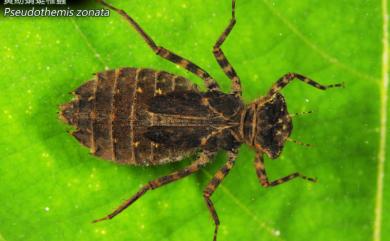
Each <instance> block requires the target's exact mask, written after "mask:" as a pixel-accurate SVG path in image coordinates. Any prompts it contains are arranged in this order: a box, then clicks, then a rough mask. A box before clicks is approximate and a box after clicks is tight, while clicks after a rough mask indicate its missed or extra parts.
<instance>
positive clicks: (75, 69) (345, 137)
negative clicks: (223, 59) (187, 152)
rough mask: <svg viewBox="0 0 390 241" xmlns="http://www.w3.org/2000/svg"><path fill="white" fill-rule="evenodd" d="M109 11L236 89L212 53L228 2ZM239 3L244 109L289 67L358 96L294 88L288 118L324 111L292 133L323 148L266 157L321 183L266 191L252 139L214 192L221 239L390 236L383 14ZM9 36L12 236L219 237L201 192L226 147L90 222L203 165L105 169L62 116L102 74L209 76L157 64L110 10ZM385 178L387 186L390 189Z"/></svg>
mask: <svg viewBox="0 0 390 241" xmlns="http://www.w3.org/2000/svg"><path fill="white" fill-rule="evenodd" d="M382 1H383V3H386V1H387V0H382ZM112 3H113V4H114V5H115V6H118V7H120V8H123V9H125V10H126V11H127V12H128V13H129V14H130V15H131V16H132V17H133V18H134V19H136V20H137V21H138V22H139V24H140V25H141V26H142V27H143V28H144V29H145V31H147V32H148V33H149V34H150V35H151V36H152V37H153V38H154V39H155V41H156V42H157V43H158V44H159V45H162V46H164V47H166V48H168V49H171V50H173V51H174V52H176V53H178V54H180V55H182V56H184V57H186V58H189V59H191V60H193V61H194V62H195V63H197V64H198V65H200V66H202V67H204V68H205V69H207V71H208V72H209V73H210V74H212V76H214V77H215V78H216V79H217V80H218V81H219V83H220V85H221V86H222V88H223V90H224V91H229V87H230V81H229V80H228V79H227V78H226V76H225V75H224V74H223V72H222V71H221V70H220V68H219V66H218V64H217V63H216V61H215V59H214V57H213V55H212V52H211V50H212V46H213V44H214V43H215V40H216V39H217V38H218V36H219V35H220V33H221V32H222V31H223V30H224V28H225V27H226V25H227V24H228V21H229V18H230V7H231V3H230V1H229V0H224V1H201V0H175V1H169V0H159V1H157V0H156V1H142V0H131V1H114V2H112ZM236 5H237V9H236V15H237V24H236V27H235V29H234V30H233V32H232V34H231V35H230V36H229V38H228V39H227V41H226V43H225V44H224V45H223V50H224V52H225V53H226V55H227V57H228V58H229V60H230V62H231V63H232V64H233V66H234V67H235V69H236V71H237V73H238V74H239V75H240V77H241V81H242V85H243V92H244V93H243V96H244V100H245V101H246V102H247V103H249V102H251V101H253V100H255V99H256V98H258V97H259V96H261V95H264V94H265V93H266V91H267V90H268V89H269V88H270V86H271V85H272V84H273V83H274V82H275V81H276V80H277V79H278V78H279V77H280V76H282V75H283V74H285V73H287V72H290V71H291V72H297V73H301V74H304V75H307V76H309V77H311V78H313V79H315V80H317V81H318V82H320V83H324V84H331V83H338V82H344V83H345V85H346V88H345V89H331V90H329V91H324V92H322V91H319V90H316V89H314V88H312V87H310V86H307V85H304V84H302V83H299V82H296V83H293V84H291V85H289V86H288V87H287V88H286V89H285V90H283V94H284V95H285V96H286V99H287V102H288V105H289V110H290V112H302V111H308V110H312V111H314V113H313V114H311V115H306V116H301V117H296V118H294V131H293V134H292V137H293V138H295V139H297V140H300V141H303V142H308V143H312V144H313V145H315V147H313V148H305V147H303V146H300V145H296V144H294V143H292V142H288V143H286V146H285V149H284V152H283V154H282V156H281V157H280V158H279V159H278V160H275V161H274V160H269V159H267V160H266V167H267V173H268V175H269V177H270V179H272V180H273V179H276V178H279V177H282V176H284V175H287V174H289V173H291V172H294V171H300V172H302V173H304V174H306V175H308V176H314V177H317V178H318V179H319V182H318V183H317V184H312V183H308V182H305V181H302V180H294V181H291V182H289V183H286V184H283V185H281V186H278V187H274V188H269V189H265V188H262V187H261V186H260V184H259V182H258V179H257V177H256V175H255V170H254V165H253V158H254V152H253V150H251V149H250V148H249V147H247V146H245V145H243V146H242V148H241V149H240V155H239V158H238V160H237V164H236V166H235V168H234V169H233V170H232V171H231V172H230V174H229V176H228V177H227V178H226V179H225V181H224V182H223V184H222V185H221V186H220V187H219V188H218V190H217V191H216V192H215V194H214V195H213V196H212V199H213V201H214V203H215V207H216V209H217V211H218V214H219V218H220V220H221V226H220V231H219V235H218V240H289V241H293V240H316V241H317V240H343V241H347V240H354V241H356V240H362V241H363V240H364V241H366V240H374V241H384V240H390V231H389V230H390V217H389V215H385V214H386V213H389V212H390V186H389V185H388V183H389V181H390V177H389V175H388V173H389V171H390V166H389V165H388V164H387V162H385V160H386V161H387V160H388V159H389V152H387V150H388V149H389V143H390V142H389V141H387V144H386V137H385V135H384V134H389V131H388V130H389V128H388V124H386V122H383V121H384V120H385V119H386V117H387V116H388V115H389V114H388V108H386V104H388V100H387V99H386V97H387V95H388V93H389V92H388V89H387V87H386V86H385V80H386V78H385V77H386V76H385V74H384V73H387V72H388V61H387V60H386V59H385V58H383V56H388V50H386V48H384V47H383V43H388V39H387V38H386V35H384V32H387V31H388V27H387V28H386V26H387V25H384V23H385V21H384V20H386V19H387V18H388V16H387V12H388V9H387V7H386V5H385V4H384V5H383V6H381V5H380V2H379V1H372V0H366V1H346V0H343V1H337V0H330V1H320V0H312V1H309V0H301V1H287V0H280V1H266V0H263V1H255V0H246V1H241V0H237V3H236ZM91 7H100V6H98V5H93V6H91ZM382 8H384V11H382ZM384 15H385V18H384ZM0 26H1V28H0V39H1V44H0V50H1V55H0V66H1V68H0V89H1V92H0V93H1V94H0V106H1V109H0V133H1V135H0V200H1V208H0V240H7V241H14V240H143V241H147V240H211V239H212V235H213V230H214V224H213V222H212V219H211V218H210V214H209V213H208V210H207V208H206V205H205V203H204V200H203V197H202V190H203V188H204V187H205V185H207V182H208V181H209V180H210V178H211V177H212V175H213V174H214V173H215V171H216V170H217V169H218V168H219V167H220V166H221V165H223V163H224V161H225V160H226V156H225V155H224V154H223V153H221V154H219V155H218V158H217V160H216V161H214V162H213V163H212V164H210V165H208V166H207V167H206V168H204V169H203V170H202V171H201V172H199V173H197V174H195V175H193V176H191V177H188V178H185V179H183V180H181V181H178V182H176V183H173V184H170V185H167V186H165V187H163V188H160V189H158V190H154V191H152V192H149V193H147V194H146V195H145V196H143V197H142V198H141V199H140V200H138V201H137V202H136V203H134V205H132V206H130V207H129V208H128V209H127V210H126V211H125V212H123V213H122V214H121V215H119V216H118V217H116V218H115V219H113V220H111V221H106V222H101V223H98V224H91V221H92V220H93V219H96V218H100V217H102V216H104V215H106V214H107V213H108V212H110V211H111V210H113V209H114V208H116V207H117V206H118V205H119V204H120V203H121V202H122V201H123V200H124V199H127V198H129V197H130V196H131V195H133V194H134V193H135V192H137V190H138V188H139V187H140V186H141V185H142V184H144V183H146V182H148V181H149V180H152V179H153V178H156V177H159V176H162V175H165V174H167V173H169V172H171V171H173V170H176V169H179V168H182V167H184V166H185V165H188V163H189V162H190V161H191V160H184V161H183V162H180V163H176V164H172V165H166V166H159V167H153V168H150V167H148V168H146V167H134V166H120V165H116V164H114V163H110V162H107V161H103V160H99V159H98V158H95V157H93V156H91V155H89V154H88V150H87V149H86V148H84V147H82V146H81V145H80V144H79V143H78V142H77V141H76V140H75V139H74V138H73V137H71V136H70V135H69V134H67V130H69V129H70V127H68V126H66V125H64V124H63V123H61V122H60V120H58V117H57V111H58V106H59V105H60V104H62V103H65V102H67V101H69V100H70V98H71V96H70V95H69V94H68V92H70V91H72V90H74V89H75V88H76V87H77V86H79V85H80V84H82V83H84V82H85V81H87V80H89V79H90V78H91V74H92V73H95V72H98V71H102V70H104V69H105V68H119V67H125V66H131V67H150V68H154V69H159V70H166V71H169V72H172V73H175V74H179V75H183V76H185V77H187V78H189V79H190V80H192V81H193V82H195V83H197V84H198V85H203V83H202V81H201V80H200V79H198V78H197V77H196V76H194V75H192V74H190V73H188V72H186V71H184V70H182V69H180V68H177V67H176V66H175V65H173V64H171V63H169V62H167V61H164V60H163V59H161V58H159V57H157V56H156V55H155V54H153V52H152V51H151V50H150V49H149V48H148V47H147V45H146V44H145V43H144V42H143V41H142V39H141V38H140V37H139V36H138V35H137V33H136V32H135V31H134V30H133V29H132V28H131V27H129V25H128V24H127V23H126V22H124V21H123V19H122V18H121V17H120V16H118V15H117V14H115V13H113V12H112V13H111V17H109V18H104V17H102V18H89V17H83V18H71V17H69V18H54V17H52V18H5V17H1V18H0ZM383 36H384V37H385V38H384V39H382V38H383ZM382 59H383V60H382ZM381 121H382V122H381ZM381 123H382V124H381ZM380 160H382V162H383V163H384V164H385V165H382V164H380V163H381V162H379V161H380ZM378 163H379V164H378ZM382 175H384V179H381V178H379V179H378V177H381V176H382ZM377 180H382V181H383V182H379V186H378V181H377ZM380 183H382V185H383V188H381V185H380ZM381 202H382V205H381ZM380 217H382V220H380V219H379V218H380ZM379 228H381V235H380V236H377V237H376V238H375V237H374V231H375V230H376V231H378V230H379ZM380 237H381V238H380Z"/></svg>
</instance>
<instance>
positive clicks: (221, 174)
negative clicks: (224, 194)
mask: <svg viewBox="0 0 390 241" xmlns="http://www.w3.org/2000/svg"><path fill="white" fill-rule="evenodd" d="M228 155H229V157H228V161H227V162H226V163H225V165H223V167H222V168H221V169H219V170H218V171H217V173H215V175H214V177H213V179H211V181H210V182H209V184H208V185H207V187H206V188H205V189H204V191H203V197H204V199H205V201H206V205H207V208H208V209H209V212H210V214H211V217H212V218H213V220H214V224H215V229H214V238H213V240H214V241H216V240H217V233H218V227H219V218H218V215H217V211H216V210H215V208H214V204H213V201H211V195H213V193H214V191H215V190H216V189H217V187H218V185H219V184H220V183H221V182H222V181H223V179H224V178H225V177H226V175H227V174H228V173H229V171H230V169H232V167H233V165H234V162H235V159H236V156H237V153H236V152H228Z"/></svg>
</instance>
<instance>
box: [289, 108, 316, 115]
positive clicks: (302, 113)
mask: <svg viewBox="0 0 390 241" xmlns="http://www.w3.org/2000/svg"><path fill="white" fill-rule="evenodd" d="M311 113H313V111H311V110H309V111H304V112H299V113H295V114H290V115H289V116H290V117H295V116H300V115H306V114H311Z"/></svg>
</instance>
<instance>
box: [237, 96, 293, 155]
mask: <svg viewBox="0 0 390 241" xmlns="http://www.w3.org/2000/svg"><path fill="white" fill-rule="evenodd" d="M242 131H243V136H244V140H245V142H246V143H247V144H248V145H250V146H252V147H254V148H255V149H256V150H257V151H260V152H263V153H266V154H267V155H268V156H269V157H270V158H272V159H275V158H277V157H278V156H279V155H280V153H281V152H282V150H283V146H284V143H285V142H286V140H287V139H288V137H289V136H290V134H291V131H292V120H291V117H290V115H289V114H288V112H287V106H286V102H285V100H284V97H283V96H282V95H281V94H279V93H276V94H274V95H273V97H272V98H269V97H264V98H260V99H259V100H257V101H255V102H253V103H251V104H249V105H248V106H247V108H246V110H245V111H244V116H243V121H242Z"/></svg>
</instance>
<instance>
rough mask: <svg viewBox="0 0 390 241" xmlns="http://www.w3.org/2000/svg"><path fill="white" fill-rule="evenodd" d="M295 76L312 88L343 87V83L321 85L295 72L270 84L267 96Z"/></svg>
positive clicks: (271, 94)
mask: <svg viewBox="0 0 390 241" xmlns="http://www.w3.org/2000/svg"><path fill="white" fill-rule="evenodd" d="M295 78H297V79H299V80H300V81H303V82H304V83H306V84H308V85H311V86H313V87H314V88H317V89H320V90H326V89H329V88H334V87H344V83H340V84H333V85H322V84H319V83H318V82H316V81H314V80H312V79H309V78H307V77H305V76H303V75H301V74H297V73H288V74H285V75H283V76H282V77H281V78H280V79H278V81H276V83H275V84H274V85H272V87H271V89H270V90H269V91H268V95H267V97H272V96H273V95H274V94H276V93H277V92H279V91H280V90H281V89H283V88H284V87H285V86H286V85H288V84H289V83H290V82H291V81H293V80H294V79H295Z"/></svg>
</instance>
